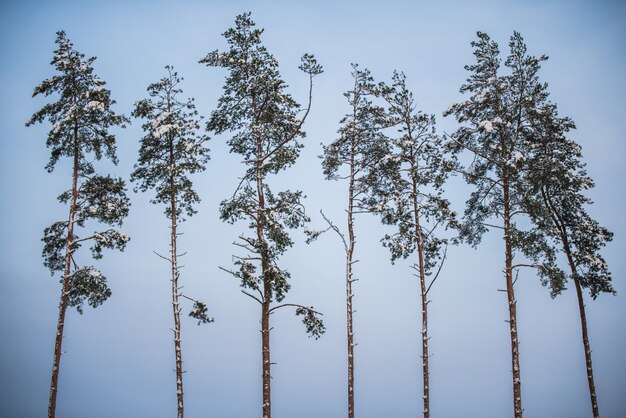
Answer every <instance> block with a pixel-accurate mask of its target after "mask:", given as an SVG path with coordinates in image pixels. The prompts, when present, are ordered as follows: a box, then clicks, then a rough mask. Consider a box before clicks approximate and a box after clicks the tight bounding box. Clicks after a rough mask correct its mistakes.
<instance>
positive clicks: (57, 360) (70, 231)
mask: <svg viewBox="0 0 626 418" xmlns="http://www.w3.org/2000/svg"><path fill="white" fill-rule="evenodd" d="M78 163H79V146H78V126H74V166H73V172H72V200H71V203H70V213H69V219H68V226H67V242H66V245H65V267H64V269H63V285H62V290H61V301H60V302H59V318H58V321H57V333H56V337H55V341H54V359H53V361H52V378H51V382H50V399H49V402H48V417H49V418H54V416H55V414H56V403H57V391H58V386H59V367H60V366H61V355H62V354H63V351H62V345H63V329H64V326H65V312H66V311H67V297H68V292H69V290H70V275H71V272H72V246H73V241H74V218H75V217H76V201H77V198H78Z"/></svg>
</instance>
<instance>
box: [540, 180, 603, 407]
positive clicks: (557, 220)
mask: <svg viewBox="0 0 626 418" xmlns="http://www.w3.org/2000/svg"><path fill="white" fill-rule="evenodd" d="M541 193H542V197H543V200H544V203H545V204H546V206H547V207H548V209H549V211H550V214H551V216H552V221H553V222H554V224H555V225H556V227H557V229H558V230H559V233H560V235H561V243H562V244H563V250H564V251H565V255H566V256H567V262H568V264H569V267H570V271H571V273H572V280H573V281H574V285H575V287H576V297H577V298H578V311H579V314H580V327H581V331H582V337H583V348H584V350H585V362H586V365H587V383H588V385H589V397H590V399H591V409H592V411H593V417H594V418H600V411H599V408H598V398H597V396H596V384H595V382H594V379H593V364H592V362H591V346H590V344H589V335H588V333H587V315H586V313H585V302H584V300H583V292H582V288H581V286H580V283H579V282H578V279H577V278H576V277H577V273H576V263H574V257H572V250H571V248H570V245H569V239H568V237H567V232H566V230H565V226H564V224H563V220H562V219H561V217H560V216H559V213H558V212H557V210H556V208H555V207H554V205H553V204H552V202H551V200H550V196H549V194H548V193H547V190H544V189H543V188H542V190H541Z"/></svg>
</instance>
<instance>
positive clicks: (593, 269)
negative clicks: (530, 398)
mask: <svg viewBox="0 0 626 418" xmlns="http://www.w3.org/2000/svg"><path fill="white" fill-rule="evenodd" d="M541 87H542V88H540V89H537V91H536V92H535V94H534V95H533V96H532V97H531V100H529V101H528V103H529V109H528V113H529V115H531V116H532V117H533V119H534V121H535V122H534V124H533V129H534V130H535V132H536V135H535V138H536V140H535V141H534V142H533V152H532V157H531V158H530V161H529V169H528V176H527V181H528V186H527V189H526V190H527V195H526V198H527V206H528V208H529V214H530V216H531V219H532V220H533V224H534V225H536V228H537V229H538V230H540V231H542V232H543V233H544V234H546V235H547V236H549V237H550V238H551V239H552V241H553V243H554V245H555V247H556V249H557V251H560V252H561V253H562V254H564V255H565V259H566V260H567V268H566V270H568V272H567V273H566V272H563V273H562V274H563V275H564V276H566V275H567V278H568V279H569V280H570V281H572V282H573V283H574V287H575V289H576V296H577V300H578V313H579V316H580V323H581V334H582V342H583V348H584V352H585V363H586V371H587V382H588V386H589V397H590V400H591V408H592V413H593V416H594V417H596V418H597V417H599V416H600V412H599V407H598V400H597V395H596V387H595V382H594V377H593V363H592V359H591V346H590V343H589V333H588V329H587V315H586V312H585V304H584V299H583V290H582V289H583V288H584V289H588V290H589V293H590V295H591V297H592V298H593V299H595V298H596V297H597V296H598V295H599V294H600V293H611V294H615V290H614V289H613V286H612V283H611V273H610V272H609V270H608V266H607V263H606V261H605V260H604V258H603V257H602V256H601V255H600V250H601V249H602V248H603V247H604V246H605V245H606V243H607V242H609V241H611V239H612V237H613V234H612V233H611V232H609V231H608V230H607V229H606V228H604V227H602V226H601V225H600V224H599V223H598V222H597V221H596V220H594V219H593V218H592V217H591V216H590V215H589V214H588V213H587V211H586V209H585V206H587V205H589V204H591V203H592V202H591V200H590V199H589V198H587V197H586V196H585V195H584V192H585V191H586V190H588V189H590V188H592V187H593V186H594V183H593V181H592V180H591V178H590V177H589V176H588V175H587V172H586V170H585V164H584V162H583V161H582V150H581V147H580V146H579V145H578V144H577V143H576V142H574V141H573V140H572V139H570V138H568V137H566V133H567V132H568V131H569V130H571V129H574V128H575V126H574V123H573V122H572V121H571V119H569V118H567V117H560V116H559V115H558V111H557V106H556V104H554V103H550V102H548V101H547V98H548V93H547V92H546V87H547V86H546V85H542V86H541ZM530 104H532V106H530ZM553 295H556V293H555V292H554V291H553Z"/></svg>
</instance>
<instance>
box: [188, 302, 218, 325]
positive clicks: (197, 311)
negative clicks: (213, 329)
mask: <svg viewBox="0 0 626 418" xmlns="http://www.w3.org/2000/svg"><path fill="white" fill-rule="evenodd" d="M189 316H190V317H192V318H195V319H197V320H198V325H200V324H209V323H211V322H213V321H215V320H214V319H213V318H212V317H210V316H209V314H208V309H207V306H206V304H204V303H203V302H200V301H195V302H194V304H193V309H192V310H191V312H189Z"/></svg>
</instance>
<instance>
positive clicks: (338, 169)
mask: <svg viewBox="0 0 626 418" xmlns="http://www.w3.org/2000/svg"><path fill="white" fill-rule="evenodd" d="M352 78H353V80H354V85H353V87H352V89H351V90H349V91H347V92H346V93H344V96H345V97H346V99H347V100H348V104H349V106H350V112H349V113H348V114H347V115H345V116H344V117H343V118H342V119H341V121H340V123H341V128H340V129H339V138H337V139H336V140H334V141H333V142H331V143H330V144H329V145H327V146H324V155H323V161H322V167H323V170H324V174H325V175H326V178H327V179H328V180H346V181H347V182H348V195H347V202H346V204H347V207H346V216H347V222H346V223H347V237H346V234H345V233H344V232H341V230H340V229H339V228H338V227H337V226H335V225H334V224H333V223H332V222H331V221H330V220H329V219H328V218H326V216H324V215H323V214H322V216H324V219H325V220H326V222H327V223H328V225H329V226H328V228H327V229H326V230H325V231H328V230H331V229H332V230H334V231H335V232H336V233H337V234H338V235H339V236H340V238H341V240H342V242H343V244H344V250H345V254H346V275H345V280H346V326H347V333H346V336H347V349H348V350H347V366H348V370H347V371H348V382H347V383H348V418H354V414H355V412H354V396H355V393H354V380H355V379H354V346H355V345H356V344H355V343H354V325H353V313H354V311H355V310H354V307H353V297H354V292H353V290H352V284H353V283H354V282H355V281H356V280H357V279H355V278H354V274H353V265H354V263H356V261H355V260H354V253H355V247H356V236H355V232H354V221H355V215H356V214H357V213H360V212H368V211H369V210H370V209H369V207H370V203H371V202H370V198H371V194H372V190H373V187H374V185H375V184H376V182H377V181H378V180H379V179H381V177H379V176H378V175H377V171H378V169H379V162H380V161H383V160H384V156H385V155H387V154H388V152H389V144H388V142H387V141H386V138H385V137H384V135H382V129H383V127H384V122H385V120H384V110H383V108H382V107H380V106H378V105H376V104H374V103H373V101H372V100H373V99H375V91H376V86H375V84H374V80H373V78H372V76H371V74H370V72H369V70H367V69H363V70H361V69H359V67H358V65H357V64H352ZM325 231H316V232H309V239H308V241H309V242H310V241H312V240H313V239H316V238H317V237H318V236H319V235H320V234H321V233H322V232H325Z"/></svg>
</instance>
